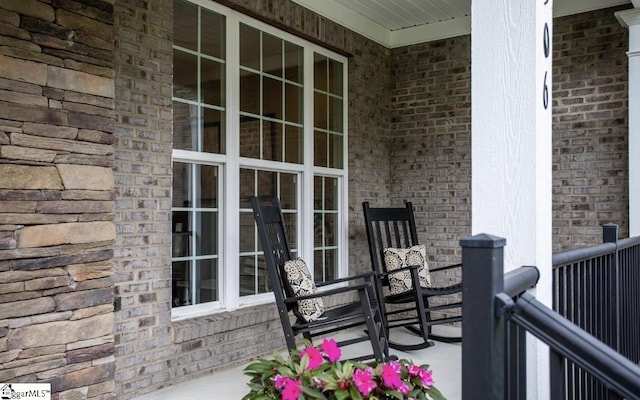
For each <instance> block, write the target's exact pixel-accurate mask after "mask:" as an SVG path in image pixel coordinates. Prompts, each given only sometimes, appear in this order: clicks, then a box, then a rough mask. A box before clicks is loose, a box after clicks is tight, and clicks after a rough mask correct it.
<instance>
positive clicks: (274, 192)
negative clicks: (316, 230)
mask: <svg viewBox="0 0 640 400" xmlns="http://www.w3.org/2000/svg"><path fill="white" fill-rule="evenodd" d="M240 176H241V179H240V196H241V198H240V199H239V201H240V204H241V205H242V207H241V208H240V229H239V232H240V260H239V261H240V262H239V265H240V288H239V290H240V296H249V295H254V294H260V293H267V292H269V291H271V286H270V284H269V280H268V278H267V270H266V264H265V260H264V257H263V255H262V254H263V253H262V247H261V246H260V240H259V238H258V231H257V229H256V224H255V220H254V218H253V211H252V209H251V206H250V200H249V199H250V197H251V196H257V197H259V198H260V199H261V200H262V201H264V202H266V203H271V200H272V199H273V198H274V197H277V198H278V199H280V205H281V208H282V214H283V218H284V221H285V229H286V230H287V239H288V240H289V247H290V249H291V253H292V256H293V257H295V254H297V236H298V235H297V231H298V228H297V227H298V200H297V193H298V188H297V182H298V177H297V175H296V174H294V173H288V172H274V171H263V170H258V169H250V168H242V169H241V170H240Z"/></svg>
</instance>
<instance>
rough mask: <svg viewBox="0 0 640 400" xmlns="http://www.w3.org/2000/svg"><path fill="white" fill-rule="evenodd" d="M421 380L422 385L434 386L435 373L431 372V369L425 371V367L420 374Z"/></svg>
mask: <svg viewBox="0 0 640 400" xmlns="http://www.w3.org/2000/svg"><path fill="white" fill-rule="evenodd" d="M420 381H422V386H424V387H429V386H432V385H433V375H432V374H431V371H425V370H424V369H423V370H422V373H421V374H420Z"/></svg>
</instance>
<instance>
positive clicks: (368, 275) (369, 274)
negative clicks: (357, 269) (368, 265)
mask: <svg viewBox="0 0 640 400" xmlns="http://www.w3.org/2000/svg"><path fill="white" fill-rule="evenodd" d="M373 277H375V274H374V272H373V271H370V272H364V273H362V274H357V275H352V276H347V277H345V278H338V279H334V280H332V281H327V282H320V283H316V287H323V286H329V285H335V284H336V283H343V282H350V281H354V280H358V279H364V280H365V281H369V279H368V278H373Z"/></svg>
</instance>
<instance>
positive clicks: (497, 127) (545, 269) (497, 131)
mask: <svg viewBox="0 0 640 400" xmlns="http://www.w3.org/2000/svg"><path fill="white" fill-rule="evenodd" d="M552 3H553V0H546V1H545V0H539V1H504V0H483V1H472V2H471V93H472V96H471V99H472V106H471V110H472V118H471V119H472V124H471V135H472V136H471V142H472V147H471V149H472V152H471V153H472V180H471V187H472V194H471V204H472V217H471V226H472V234H479V233H489V234H492V235H497V236H501V237H504V238H506V239H507V246H506V248H505V270H511V269H514V268H517V267H520V266H522V265H535V266H537V267H538V268H539V269H540V273H541V278H540V282H539V283H538V286H537V288H536V291H535V296H536V297H537V298H538V299H539V300H540V301H542V302H544V303H545V304H547V305H550V304H551V268H552V265H551V256H552V247H551V234H552V231H551V221H552V215H551V212H552V209H551V187H552V184H551V170H552V159H551V156H552V141H551V108H552V107H551V76H552V70H551V51H552V49H551V38H552V36H553V35H552V33H553V32H552V27H553V20H552V18H553V13H552V7H553V4H552ZM527 352H528V360H529V361H528V364H527V370H528V371H527V374H528V376H527V380H528V383H527V388H528V389H527V391H528V393H527V398H529V399H548V398H549V373H548V371H549V369H548V366H549V362H548V350H547V349H546V346H544V345H542V344H541V343H539V342H537V341H531V342H530V343H529V344H528V346H527Z"/></svg>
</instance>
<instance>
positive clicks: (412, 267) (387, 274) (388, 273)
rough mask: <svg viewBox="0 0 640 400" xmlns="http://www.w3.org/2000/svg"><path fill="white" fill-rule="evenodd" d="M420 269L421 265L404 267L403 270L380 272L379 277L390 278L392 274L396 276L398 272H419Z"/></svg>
mask: <svg viewBox="0 0 640 400" xmlns="http://www.w3.org/2000/svg"><path fill="white" fill-rule="evenodd" d="M418 268H420V266H419V265H417V264H416V265H407V266H406V267H402V268H398V269H394V270H393V271H387V272H380V273H379V274H378V276H389V275H391V274H395V273H398V272H403V271H410V270H412V269H415V270H416V271H417V270H418Z"/></svg>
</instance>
